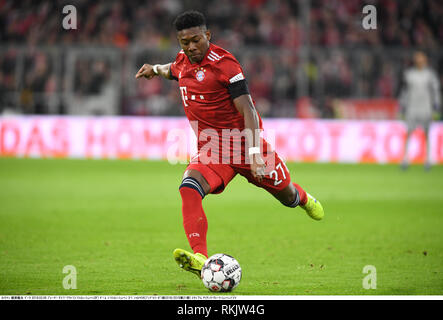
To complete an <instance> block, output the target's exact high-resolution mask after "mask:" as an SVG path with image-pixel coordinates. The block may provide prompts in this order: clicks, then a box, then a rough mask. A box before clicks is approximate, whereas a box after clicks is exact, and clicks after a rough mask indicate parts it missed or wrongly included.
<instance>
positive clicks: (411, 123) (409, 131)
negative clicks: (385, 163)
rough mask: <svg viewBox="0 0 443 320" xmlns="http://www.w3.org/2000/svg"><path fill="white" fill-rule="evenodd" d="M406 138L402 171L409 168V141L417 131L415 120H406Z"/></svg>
mask: <svg viewBox="0 0 443 320" xmlns="http://www.w3.org/2000/svg"><path fill="white" fill-rule="evenodd" d="M406 126H407V128H406V130H407V131H406V138H405V143H404V148H403V150H404V151H403V152H404V153H403V160H402V162H401V169H402V170H406V169H407V168H408V167H409V155H408V149H409V140H410V137H411V134H412V132H413V131H414V130H415V128H416V123H415V120H414V119H406Z"/></svg>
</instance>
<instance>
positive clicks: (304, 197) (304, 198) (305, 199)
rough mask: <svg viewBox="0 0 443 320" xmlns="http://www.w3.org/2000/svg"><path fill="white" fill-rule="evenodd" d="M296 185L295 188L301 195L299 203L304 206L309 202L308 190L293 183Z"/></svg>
mask: <svg viewBox="0 0 443 320" xmlns="http://www.w3.org/2000/svg"><path fill="white" fill-rule="evenodd" d="M292 184H293V185H294V187H295V189H297V191H298V194H299V196H300V202H299V203H298V204H299V205H300V206H304V205H305V204H306V202H308V196H307V194H306V191H305V190H303V189H302V187H300V186H299V185H298V184H296V183H292Z"/></svg>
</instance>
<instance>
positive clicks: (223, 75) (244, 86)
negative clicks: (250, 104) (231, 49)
mask: <svg viewBox="0 0 443 320" xmlns="http://www.w3.org/2000/svg"><path fill="white" fill-rule="evenodd" d="M218 69H219V71H220V73H219V81H220V82H221V83H222V84H223V85H224V86H225V87H227V88H228V91H229V94H230V95H231V98H232V99H235V98H237V97H239V96H241V95H244V94H249V89H248V83H247V81H246V78H245V75H244V72H243V69H242V67H241V66H240V63H238V61H237V60H236V59H235V58H234V57H229V56H228V57H224V58H223V59H222V60H220V62H219V63H218Z"/></svg>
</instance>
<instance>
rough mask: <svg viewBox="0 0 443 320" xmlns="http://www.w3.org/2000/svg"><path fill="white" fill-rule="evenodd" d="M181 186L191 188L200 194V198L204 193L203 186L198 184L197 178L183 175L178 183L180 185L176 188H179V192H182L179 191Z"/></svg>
mask: <svg viewBox="0 0 443 320" xmlns="http://www.w3.org/2000/svg"><path fill="white" fill-rule="evenodd" d="M183 188H189V189H193V190H195V191H197V192H198V193H199V194H200V196H201V197H202V199H203V198H204V197H205V195H206V192H205V190H204V189H203V187H202V185H201V184H200V182H199V181H198V180H197V179H195V178H193V177H185V178H184V179H183V180H182V183H181V184H180V186H179V188H178V189H179V190H180V194H183V193H182V192H181V191H182V189H183Z"/></svg>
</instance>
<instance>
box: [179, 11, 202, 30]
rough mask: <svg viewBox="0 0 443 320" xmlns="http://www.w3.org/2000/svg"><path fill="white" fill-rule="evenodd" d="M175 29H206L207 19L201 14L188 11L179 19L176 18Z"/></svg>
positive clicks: (180, 15)
mask: <svg viewBox="0 0 443 320" xmlns="http://www.w3.org/2000/svg"><path fill="white" fill-rule="evenodd" d="M174 27H175V30H177V31H181V30H183V29H189V28H192V27H204V28H206V18H205V16H204V15H203V14H202V13H201V12H198V11H195V10H188V11H185V12H183V13H181V14H179V15H178V16H177V18H175V20H174Z"/></svg>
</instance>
